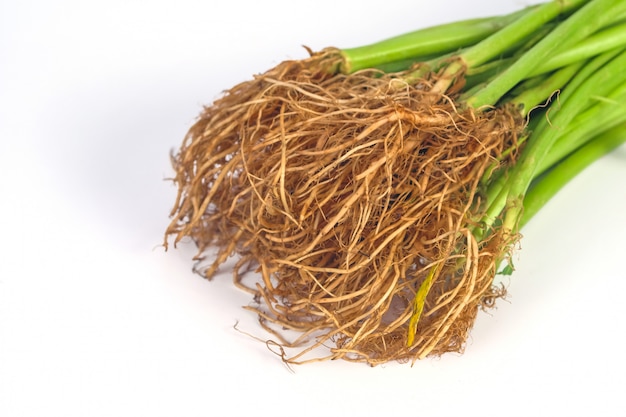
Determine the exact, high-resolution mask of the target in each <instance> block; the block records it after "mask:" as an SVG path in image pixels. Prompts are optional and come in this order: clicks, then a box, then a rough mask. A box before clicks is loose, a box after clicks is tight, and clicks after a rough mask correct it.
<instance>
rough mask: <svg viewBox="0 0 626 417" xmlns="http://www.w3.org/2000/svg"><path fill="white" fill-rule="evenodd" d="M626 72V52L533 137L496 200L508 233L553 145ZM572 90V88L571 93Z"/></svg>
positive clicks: (570, 98)
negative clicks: (567, 127) (503, 213)
mask: <svg viewBox="0 0 626 417" xmlns="http://www.w3.org/2000/svg"><path fill="white" fill-rule="evenodd" d="M624 68H626V51H624V52H622V53H621V54H620V55H618V56H617V57H616V58H615V59H613V60H612V61H610V62H609V63H607V64H606V65H605V66H603V67H602V68H600V69H599V70H598V71H597V72H596V73H595V74H594V75H593V76H591V77H589V78H587V79H586V80H584V81H583V82H577V83H576V84H577V85H578V87H577V89H576V90H575V91H573V92H570V93H568V99H567V100H563V102H562V103H561V107H560V108H558V109H556V111H555V112H554V113H555V114H554V116H552V121H551V126H549V127H548V128H543V129H542V128H540V129H538V132H534V133H533V134H532V135H531V140H529V141H528V143H527V144H526V147H525V148H524V150H523V151H522V154H521V157H520V159H519V160H518V161H517V163H516V164H515V166H514V167H513V168H512V169H511V171H510V173H509V176H508V178H507V183H506V185H505V186H504V188H503V190H502V191H501V192H500V194H499V195H498V198H496V201H497V203H498V204H502V203H504V204H503V206H502V207H501V209H504V208H505V207H506V212H505V216H504V220H503V227H504V228H505V229H506V230H510V231H514V230H516V229H517V223H518V220H519V219H520V215H521V213H522V211H523V206H522V202H523V199H524V194H525V193H526V190H527V189H528V187H529V185H530V183H531V181H532V179H533V178H534V177H535V175H536V170H537V168H538V167H539V166H540V165H541V163H542V160H543V158H544V157H545V155H546V154H548V152H549V151H550V149H551V148H552V145H553V144H554V143H555V141H556V140H557V139H558V138H559V136H561V135H562V134H563V132H564V129H565V128H566V126H568V125H569V123H570V122H571V121H572V120H574V118H575V117H576V116H578V115H579V114H580V113H581V112H582V111H584V110H585V109H587V108H588V107H589V106H590V102H593V100H594V99H593V98H594V97H595V96H597V94H598V92H599V91H607V90H608V89H611V88H615V86H616V85H620V84H621V83H623V82H624V81H623V79H624V77H625V76H624V71H623V69H624ZM569 88H570V86H568V90H569ZM542 121H543V120H542ZM546 123H547V122H546ZM501 195H503V196H501ZM503 200H504V201H503ZM495 210H496V211H498V212H499V211H500V210H498V207H495ZM485 220H486V221H490V219H485Z"/></svg>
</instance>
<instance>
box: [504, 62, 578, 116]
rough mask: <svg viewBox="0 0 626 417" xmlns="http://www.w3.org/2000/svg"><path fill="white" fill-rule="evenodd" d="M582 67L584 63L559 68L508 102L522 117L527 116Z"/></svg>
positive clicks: (523, 89)
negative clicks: (515, 106) (513, 105)
mask: <svg viewBox="0 0 626 417" xmlns="http://www.w3.org/2000/svg"><path fill="white" fill-rule="evenodd" d="M583 65H584V62H577V63H574V64H571V65H569V66H566V67H564V68H561V69H560V70H559V71H556V72H555V73H554V74H552V75H550V76H549V77H547V78H544V79H542V81H541V83H539V84H537V85H534V86H532V87H530V88H522V92H521V93H519V94H518V95H517V96H516V97H514V98H513V99H512V100H511V101H510V102H511V103H513V104H516V105H517V106H518V107H519V109H520V113H521V114H522V116H527V115H528V113H530V111H531V110H532V109H533V108H535V107H537V106H539V105H541V104H542V103H544V102H545V101H546V100H548V99H549V98H550V97H551V96H552V95H554V93H555V92H557V91H559V90H560V89H561V88H563V87H564V86H565V85H566V84H567V83H568V82H569V80H571V79H572V78H573V77H574V75H576V73H577V72H578V71H579V70H580V68H582V66H583Z"/></svg>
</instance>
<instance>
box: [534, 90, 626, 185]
mask: <svg viewBox="0 0 626 417" xmlns="http://www.w3.org/2000/svg"><path fill="white" fill-rule="evenodd" d="M619 125H626V84H623V85H622V86H620V87H619V89H618V90H616V91H615V92H614V93H613V94H610V95H609V96H608V97H606V98H598V103H597V104H596V105H594V106H593V107H591V108H589V109H587V110H586V111H585V112H583V113H581V114H579V115H578V116H577V117H576V118H575V120H573V121H572V123H571V124H570V125H569V126H568V128H567V131H566V132H565V133H564V134H563V135H562V136H561V137H560V138H559V139H558V140H557V141H556V142H555V143H554V145H553V146H552V149H550V152H549V153H548V154H547V155H546V156H545V157H544V158H543V160H542V162H541V164H539V166H538V167H537V170H536V173H535V175H536V176H537V175H541V174H542V173H543V172H545V171H547V170H548V169H550V167H552V166H553V165H555V164H556V163H557V162H558V161H559V160H561V159H563V158H564V157H566V156H567V155H568V154H570V153H571V152H573V151H574V150H576V149H577V148H579V147H581V146H582V145H584V144H585V142H586V141H588V140H590V139H591V138H592V137H593V136H594V135H598V134H600V133H602V132H604V131H606V130H609V129H611V128H613V127H615V126H619Z"/></svg>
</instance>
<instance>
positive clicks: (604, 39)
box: [529, 23, 626, 77]
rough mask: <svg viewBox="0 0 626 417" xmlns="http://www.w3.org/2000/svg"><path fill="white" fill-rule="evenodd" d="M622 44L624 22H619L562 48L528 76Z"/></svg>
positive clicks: (625, 41) (625, 33)
mask: <svg viewBox="0 0 626 417" xmlns="http://www.w3.org/2000/svg"><path fill="white" fill-rule="evenodd" d="M624 45H626V23H621V24H619V25H616V26H611V27H610V28H608V29H605V30H602V31H600V32H598V33H596V34H594V35H592V36H590V37H589V38H587V39H585V40H583V41H582V42H580V43H578V44H576V45H575V46H574V47H572V48H570V49H565V50H563V52H560V53H558V54H557V55H555V56H554V57H553V58H550V59H549V60H548V61H547V62H546V63H544V64H542V65H540V66H539V67H538V68H537V69H536V70H534V71H531V72H530V74H529V76H531V77H532V76H536V75H539V74H543V73H546V72H550V71H553V70H555V69H558V68H562V67H565V66H567V65H570V64H573V63H575V62H579V61H584V60H587V59H589V58H591V57H594V56H597V55H599V54H601V53H603V52H606V51H609V50H611V49H614V48H618V47H621V48H623V47H624Z"/></svg>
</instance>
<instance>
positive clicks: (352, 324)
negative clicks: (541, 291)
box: [166, 60, 523, 365]
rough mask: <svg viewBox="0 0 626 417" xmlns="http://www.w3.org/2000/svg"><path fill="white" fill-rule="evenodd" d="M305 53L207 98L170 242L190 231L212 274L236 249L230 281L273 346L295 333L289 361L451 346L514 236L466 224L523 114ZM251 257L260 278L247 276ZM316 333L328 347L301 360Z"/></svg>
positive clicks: (185, 153)
mask: <svg viewBox="0 0 626 417" xmlns="http://www.w3.org/2000/svg"><path fill="white" fill-rule="evenodd" d="M311 62H312V61H311V60H308V61H291V62H285V63H283V64H280V65H279V66H278V67H277V68H275V69H273V70H271V71H269V72H267V73H265V74H262V75H259V76H257V77H256V78H255V79H254V80H252V81H249V82H246V83H243V84H240V85H238V86H236V87H234V88H233V89H232V90H230V91H229V92H228V93H227V94H226V95H225V96H224V97H223V98H221V99H219V100H218V101H216V102H215V103H214V104H213V105H212V106H210V107H207V108H205V109H204V111H203V113H202V114H201V115H200V117H199V119H198V120H197V122H196V123H195V125H194V126H193V127H192V128H191V129H190V131H189V133H188V135H187V137H186V138H185V140H184V143H183V145H182V147H181V149H180V151H179V152H178V153H177V154H176V155H174V156H173V158H172V160H173V165H174V168H175V171H176V176H175V182H176V184H177V185H178V187H179V191H178V198H177V201H176V204H175V207H174V209H173V211H172V222H171V224H170V225H169V228H168V230H167V233H166V244H167V236H169V235H175V236H176V238H175V240H176V242H178V241H180V240H181V239H182V238H184V237H186V236H187V237H191V238H192V239H193V241H194V242H195V243H196V245H197V247H198V255H197V257H196V259H197V261H198V264H197V268H199V269H200V272H201V273H202V274H204V275H205V276H206V277H207V278H211V277H212V276H213V275H214V274H215V273H216V271H217V269H218V267H219V265H220V264H222V263H223V262H224V261H226V260H227V259H228V258H229V257H230V256H232V255H234V254H237V255H239V259H240V260H239V262H238V264H237V266H236V267H235V271H234V276H235V282H236V283H237V285H239V286H241V287H243V288H244V289H246V290H248V291H250V292H252V293H254V295H255V299H256V300H258V301H260V303H259V305H258V307H248V308H250V309H252V310H254V311H255V312H256V313H258V315H259V318H260V322H261V324H262V325H263V326H264V327H265V328H266V329H268V330H269V331H271V332H272V333H273V334H274V335H275V336H276V337H278V338H279V340H280V341H281V344H282V346H285V347H287V346H290V347H293V346H297V347H299V349H298V350H297V353H295V354H294V355H293V356H291V357H289V358H284V359H285V360H287V361H289V362H291V363H302V362H306V361H310V360H319V359H338V358H342V359H346V360H352V361H364V362H367V363H369V364H372V365H375V364H379V363H383V362H386V361H389V360H400V361H406V360H415V359H418V358H423V357H425V356H428V355H440V354H442V353H445V352H461V351H462V350H463V348H464V344H465V340H466V338H467V335H468V331H469V330H470V328H471V326H472V324H473V322H474V319H475V317H476V314H477V311H478V309H479V308H481V307H489V306H491V305H493V301H494V299H495V298H496V297H498V296H501V295H502V290H501V289H500V288H496V287H494V286H493V284H492V282H493V277H494V274H495V272H496V271H495V268H496V264H497V262H498V261H499V260H500V259H502V257H503V256H504V255H505V254H506V251H507V250H508V247H509V246H510V245H509V243H510V242H512V241H513V240H514V239H515V237H511V236H505V235H503V233H500V232H499V231H498V230H495V231H494V232H493V233H491V234H490V237H489V238H488V239H485V240H482V241H481V242H477V241H476V239H475V238H474V236H473V235H472V233H471V228H472V227H473V226H474V225H475V223H474V219H476V218H478V217H479V215H480V212H479V211H480V189H479V181H480V179H481V177H482V176H483V174H484V173H485V172H486V170H487V169H488V168H489V167H490V166H493V164H494V163H495V162H497V161H499V160H500V159H501V158H500V157H501V155H502V153H503V151H504V150H505V149H507V148H510V147H514V146H515V144H516V138H517V135H518V134H519V132H520V131H521V129H522V124H523V123H522V121H521V120H520V119H519V118H518V117H516V116H515V112H510V111H507V109H504V108H501V109H494V110H491V111H488V112H481V113H478V112H475V111H473V110H471V109H464V108H458V107H457V106H456V105H455V101H454V98H455V97H454V94H455V93H454V91H455V87H453V88H452V89H451V90H449V92H448V93H449V95H447V96H446V95H441V94H434V93H432V92H430V91H431V86H432V85H433V83H434V80H433V78H434V76H430V77H431V78H430V79H424V80H422V81H421V82H419V83H417V84H414V85H408V84H406V83H404V82H403V81H402V80H401V78H400V77H398V75H397V74H396V75H386V74H382V73H379V72H375V71H364V72H359V73H356V74H352V75H334V76H331V75H329V74H328V72H327V71H320V70H317V69H316V68H318V66H316V65H311ZM456 89H457V90H458V88H456ZM450 91H452V93H450ZM504 162H505V163H506V161H504ZM212 248H217V250H218V253H217V256H212V257H211V259H210V260H211V261H212V262H209V263H208V264H205V263H204V262H206V261H207V260H209V258H206V259H205V257H206V254H207V253H208V252H209V251H210V250H211V249H212ZM249 270H255V271H257V272H260V279H259V281H258V282H257V283H256V284H255V285H252V286H244V285H243V283H242V281H241V278H242V275H243V272H242V271H249ZM431 271H436V274H435V275H434V277H433V281H432V284H431V286H430V289H429V291H428V293H427V296H426V298H425V301H424V304H423V313H422V314H421V316H420V320H419V322H418V325H417V334H416V335H415V338H414V340H412V343H411V344H410V346H409V345H408V343H407V341H409V340H411V339H412V337H411V338H409V336H408V333H409V321H410V319H411V317H412V316H413V315H414V311H413V300H414V298H415V295H416V293H417V291H418V289H419V288H420V287H421V286H422V284H423V282H424V280H425V279H426V278H427V276H428V274H429V272H431ZM284 330H295V331H297V332H298V333H297V334H299V336H298V337H297V338H295V340H287V339H286V338H285V337H284V336H283V334H284V332H283V331H284ZM319 347H327V349H326V350H325V352H327V353H326V354H324V355H322V358H319V357H316V358H314V359H308V355H310V354H311V352H313V351H314V349H316V351H317V348H319Z"/></svg>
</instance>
